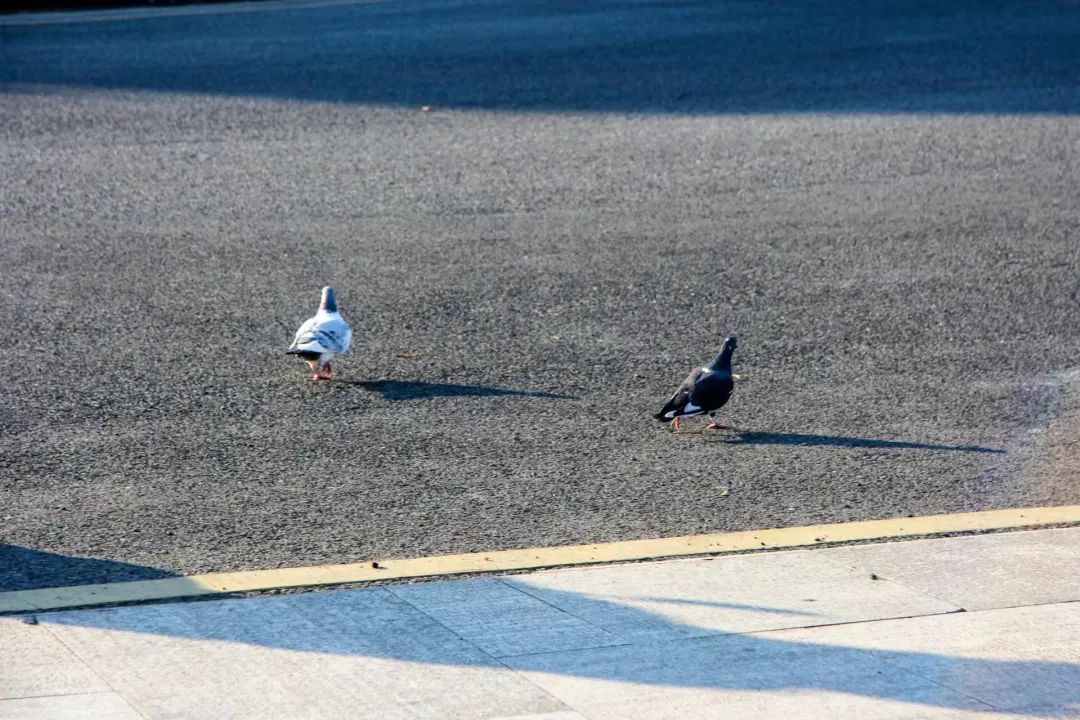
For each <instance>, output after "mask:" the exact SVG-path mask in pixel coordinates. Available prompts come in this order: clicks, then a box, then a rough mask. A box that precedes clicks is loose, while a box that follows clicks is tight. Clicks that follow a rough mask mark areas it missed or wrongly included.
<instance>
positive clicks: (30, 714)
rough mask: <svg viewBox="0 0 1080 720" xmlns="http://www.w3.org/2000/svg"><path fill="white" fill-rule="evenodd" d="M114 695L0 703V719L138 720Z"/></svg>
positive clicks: (91, 695) (57, 697)
mask: <svg viewBox="0 0 1080 720" xmlns="http://www.w3.org/2000/svg"><path fill="white" fill-rule="evenodd" d="M142 717H143V716H142V715H140V714H139V713H138V712H136V710H135V709H134V708H132V707H131V705H129V704H128V703H127V702H126V701H125V700H124V698H122V697H120V696H119V695H117V694H116V693H114V692H101V693H86V694H79V695H54V696H51V697H26V698H17V699H15V700H0V720H141V719H142Z"/></svg>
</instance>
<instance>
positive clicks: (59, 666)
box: [0, 619, 109, 717]
mask: <svg viewBox="0 0 1080 720" xmlns="http://www.w3.org/2000/svg"><path fill="white" fill-rule="evenodd" d="M108 689H109V686H108V685H106V684H105V683H104V682H103V681H102V680H101V678H99V677H98V676H97V675H95V674H94V673H93V671H92V670H91V669H90V668H89V667H88V666H87V665H86V663H84V662H83V661H82V660H80V659H79V658H77V657H76V656H75V655H73V654H72V653H71V651H70V650H68V649H67V648H66V647H64V645H63V643H61V642H60V641H59V640H58V639H57V638H56V637H55V636H54V635H53V634H52V633H50V632H47V631H46V630H44V629H43V628H42V627H41V626H37V625H27V624H25V623H22V622H20V621H19V620H17V619H10V620H5V621H4V622H0V700H7V699H13V698H27V697H36V696H44V695H74V694H78V693H92V692H99V691H106V690H108ZM0 717H2V714H0Z"/></svg>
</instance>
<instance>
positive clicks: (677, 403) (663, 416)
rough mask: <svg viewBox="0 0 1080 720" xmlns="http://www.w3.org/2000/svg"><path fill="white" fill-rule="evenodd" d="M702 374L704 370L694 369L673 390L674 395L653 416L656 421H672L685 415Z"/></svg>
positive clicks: (694, 410)
mask: <svg viewBox="0 0 1080 720" xmlns="http://www.w3.org/2000/svg"><path fill="white" fill-rule="evenodd" d="M704 374H705V370H704V368H695V369H694V371H693V372H692V373H690V374H689V375H687V376H686V379H685V380H683V381H682V384H681V385H679V387H677V388H676V389H675V393H674V394H673V395H672V396H671V397H670V398H668V401H667V402H666V403H664V407H662V408H660V412H658V413H656V414H655V415H653V417H654V418H656V419H657V420H673V419H675V418H677V417H681V416H682V415H686V414H687V407H688V406H689V405H690V403H691V400H690V398H691V395H692V394H693V391H694V387H695V386H696V385H697V382H698V379H699V378H700V377H701V376H702V375H704ZM693 412H700V410H699V409H694V408H691V409H690V413H693Z"/></svg>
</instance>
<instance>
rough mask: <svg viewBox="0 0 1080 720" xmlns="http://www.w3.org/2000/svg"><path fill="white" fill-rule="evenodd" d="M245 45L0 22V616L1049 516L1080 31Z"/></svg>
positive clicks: (372, 14)
mask: <svg viewBox="0 0 1080 720" xmlns="http://www.w3.org/2000/svg"><path fill="white" fill-rule="evenodd" d="M276 7H277V6H274V5H266V6H262V7H261V8H260V9H253V8H251V7H248V8H246V9H244V10H243V11H242V12H230V11H228V8H227V7H226V6H214V7H213V8H210V9H207V8H203V9H193V10H191V11H190V12H189V11H187V10H176V9H174V10H168V11H165V13H164V14H160V16H159V15H158V14H155V13H149V15H148V13H147V11H137V12H135V11H133V13H134V14H128V15H125V14H124V12H121V13H120V14H113V15H108V16H106V17H108V18H109V19H108V20H102V21H94V22H83V21H80V19H79V16H67V19H62V20H63V21H53V20H48V19H47V18H45V19H43V18H42V17H38V18H36V19H35V18H34V17H31V16H22V17H20V18H16V19H14V20H12V19H8V20H0V91H2V93H3V95H2V96H0V186H2V187H3V194H2V196H0V202H2V206H0V210H2V215H0V222H2V224H3V228H2V230H3V243H2V246H0V325H2V326H3V327H4V328H5V329H6V330H7V332H6V337H7V342H5V343H4V345H3V346H2V347H0V372H2V373H3V376H4V377H5V378H6V382H4V383H3V384H2V385H0V424H2V435H0V494H2V497H3V499H4V502H3V507H2V509H0V520H2V523H3V524H2V538H3V541H4V542H5V543H7V544H8V545H7V547H0V553H5V557H6V558H7V559H9V560H10V559H12V558H14V559H15V561H14V562H8V563H0V567H3V568H4V569H3V570H2V571H0V573H2V574H0V587H3V588H5V589H13V588H18V587H35V586H45V585H50V584H56V583H58V582H92V581H98V580H101V579H125V578H133V577H148V576H154V575H161V574H169V573H176V572H199V571H210V570H224V569H234V568H255V567H270V566H285V565H299V564H311V563H317V562H345V561H350V560H361V559H364V558H367V557H371V556H373V555H380V556H416V555H423V554H429V553H442V552H458V551H470V550H481V549H490V548H507V547H517V546H529V545H537V544H543V545H547V544H561V543H571V542H583V541H590V540H610V539H622V538H631V537H646V536H656V535H672V534H688V533H695V532H702V531H713V530H716V531H719V530H732V529H741V528H750V527H766V526H780V525H795V524H804V523H810V522H819V521H841V520H852V519H864V518H874V517H887V516H896V515H904V514H909V513H911V514H925V513H933V512H943V511H960V510H969V509H978V508H986V507H1005V506H1020V505H1041V504H1059V503H1074V502H1077V501H1078V500H1080V483H1078V482H1077V480H1076V473H1075V464H1074V463H1071V461H1070V460H1069V458H1072V457H1075V453H1073V452H1071V451H1070V450H1069V448H1070V447H1075V443H1076V437H1077V434H1076V428H1077V422H1076V417H1077V415H1076V413H1077V408H1078V407H1080V405H1078V403H1080V390H1078V387H1080V375H1078V373H1077V368H1078V362H1077V358H1078V357H1080V328H1078V320H1077V318H1078V317H1080V238H1078V236H1077V231H1076V228H1077V227H1078V226H1080V205H1078V203H1077V201H1076V198H1077V197H1080V164H1078V162H1077V148H1080V120H1078V117H1077V111H1078V110H1080V80H1078V78H1077V76H1076V74H1075V72H1074V68H1075V67H1076V66H1077V61H1078V60H1080V8H1078V7H1077V6H1075V5H1068V4H1060V3H1053V2H1032V3H1024V4H1022V5H1001V6H993V7H990V6H985V5H983V4H981V3H956V4H952V5H950V6H949V7H948V8H947V9H939V8H938V4H937V3H922V4H920V3H883V4H874V6H873V9H868V8H867V7H864V5H863V4H861V3H839V4H837V3H814V2H791V3H785V4H782V5H776V4H772V5H768V6H763V5H760V4H756V3H740V2H720V3H711V2H710V3H687V4H668V3H627V2H609V3H590V4H589V5H588V6H587V7H584V6H580V5H578V4H576V3H572V4H566V5H552V4H550V3H528V2H522V3H501V2H466V3H455V4H446V3H424V2H402V3H393V2H391V3H325V4H318V5H312V6H310V7H303V6H296V4H294V5H293V6H291V7H289V8H288V9H275V8H276ZM147 15H148V16H147ZM124 18H127V19H124ZM46 20H47V21H46ZM31 22H40V23H43V24H28V23H31ZM424 105H426V106H430V107H431V108H432V111H431V112H424V111H421V109H420V108H421V106H424ZM328 283H329V284H333V285H334V286H335V287H337V289H338V293H339V299H340V301H341V303H342V307H343V310H344V312H345V314H346V316H347V317H348V318H349V319H350V320H351V321H352V323H353V327H354V350H353V352H352V354H351V355H349V356H348V357H347V358H345V359H344V360H343V361H342V362H341V363H340V365H338V366H337V371H338V375H339V378H340V381H339V382H334V383H330V384H323V385H314V384H312V383H311V382H310V379H309V376H307V375H306V374H305V373H304V372H303V371H302V370H301V367H300V366H298V364H297V363H296V362H295V361H293V359H292V358H288V357H286V356H284V355H283V354H282V351H283V350H284V348H285V347H286V346H287V344H288V342H289V340H290V339H291V335H292V332H293V331H294V330H295V328H296V326H297V325H298V324H299V323H300V322H301V321H302V320H303V319H304V318H306V317H307V316H308V315H309V314H310V313H311V311H312V310H313V309H314V307H315V304H316V302H317V299H318V289H319V287H320V286H322V285H323V284H328ZM732 331H738V332H739V334H740V349H739V351H738V352H737V354H736V370H737V371H738V372H742V373H743V374H745V375H746V380H745V382H744V383H742V384H741V385H740V386H739V387H738V388H737V390H736V393H735V396H734V398H733V400H732V401H731V403H730V405H729V407H728V409H727V410H725V413H724V417H725V418H726V419H729V420H731V421H733V422H735V423H736V424H737V425H738V426H739V427H740V428H742V429H744V431H745V432H744V433H743V434H742V435H741V436H733V437H710V436H705V435H703V434H700V433H696V432H688V433H686V434H685V435H680V436H673V435H671V434H670V433H668V432H667V431H666V429H665V428H664V427H663V426H661V425H660V424H659V423H657V422H656V421H654V420H652V419H651V418H650V417H649V415H650V413H651V412H654V411H655V410H656V409H657V408H658V407H659V405H660V404H662V402H663V400H664V399H665V396H666V394H667V393H669V392H670V391H671V390H672V389H673V388H674V386H675V384H676V383H677V382H678V381H679V380H680V379H681V378H682V376H683V375H684V374H685V373H686V371H687V370H689V368H690V367H692V366H693V365H694V364H696V363H700V362H703V361H705V360H707V359H708V358H709V357H710V355H711V354H712V353H713V352H714V351H715V349H716V347H717V346H718V344H719V342H720V340H721V338H722V337H723V336H724V335H725V334H726V333H728V332H732ZM411 353H419V357H412V356H408V354H411ZM401 355H407V357H400V356H401ZM68 556H91V557H93V558H96V559H97V560H95V561H81V560H77V559H74V560H73V559H71V558H70V557H68Z"/></svg>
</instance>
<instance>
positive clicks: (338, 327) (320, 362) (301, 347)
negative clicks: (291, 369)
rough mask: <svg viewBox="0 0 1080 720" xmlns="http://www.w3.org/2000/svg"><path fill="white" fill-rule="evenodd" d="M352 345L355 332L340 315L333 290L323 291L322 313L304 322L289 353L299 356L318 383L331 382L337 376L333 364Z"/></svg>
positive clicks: (327, 288)
mask: <svg viewBox="0 0 1080 720" xmlns="http://www.w3.org/2000/svg"><path fill="white" fill-rule="evenodd" d="M351 342H352V328H351V327H349V323H348V322H347V321H346V320H345V318H343V317H341V313H339V312H338V306H337V298H336V297H335V296H334V288H332V287H324V288H323V289H322V302H321V303H319V312H317V313H315V317H312V318H308V319H307V320H305V321H304V324H303V325H301V326H300V329H299V330H297V331H296V337H295V338H293V341H292V345H290V346H289V349H288V350H287V351H286V352H287V353H289V354H290V355H299V356H300V358H301V359H302V360H303V361H304V362H306V363H307V364H308V367H310V368H311V372H312V376H313V377H314V379H315V380H329V379H330V378H332V377H333V376H334V371H333V369H331V367H330V361H331V360H333V359H334V356H335V355H341V354H342V353H344V352H345V351H347V350H348V349H349V344H350V343H351Z"/></svg>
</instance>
